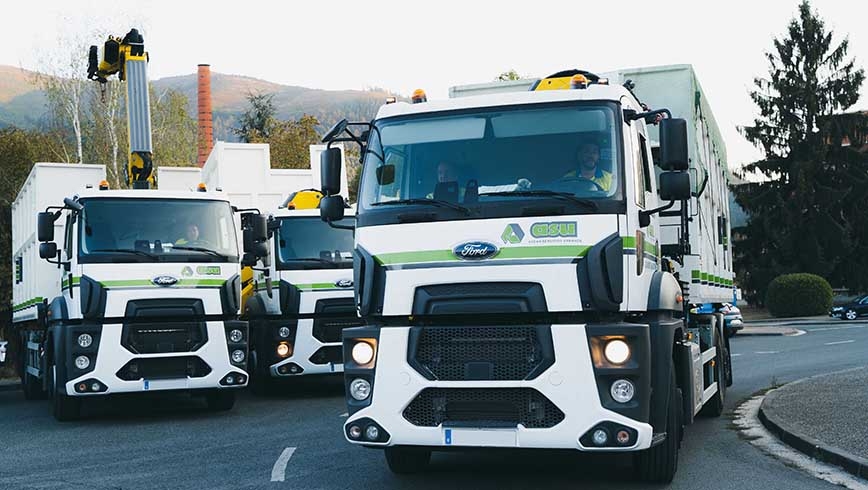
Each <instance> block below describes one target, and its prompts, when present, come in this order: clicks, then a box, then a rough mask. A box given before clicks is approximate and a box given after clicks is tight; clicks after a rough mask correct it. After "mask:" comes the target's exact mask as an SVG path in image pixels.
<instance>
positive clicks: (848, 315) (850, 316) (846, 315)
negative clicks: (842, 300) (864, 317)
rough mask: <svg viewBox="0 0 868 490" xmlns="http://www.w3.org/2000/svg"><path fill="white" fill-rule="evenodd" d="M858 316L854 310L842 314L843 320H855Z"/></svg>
mask: <svg viewBox="0 0 868 490" xmlns="http://www.w3.org/2000/svg"><path fill="white" fill-rule="evenodd" d="M858 316H859V314H858V313H856V311H855V310H847V312H846V313H844V318H846V319H848V320H855V319H856V317H858Z"/></svg>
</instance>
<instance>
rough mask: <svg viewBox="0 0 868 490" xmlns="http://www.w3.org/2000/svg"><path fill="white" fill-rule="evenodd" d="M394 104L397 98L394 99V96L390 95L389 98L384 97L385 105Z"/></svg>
mask: <svg viewBox="0 0 868 490" xmlns="http://www.w3.org/2000/svg"><path fill="white" fill-rule="evenodd" d="M395 102H398V98H397V97H395V96H394V95H390V96H388V97H386V103H387V104H394V103H395Z"/></svg>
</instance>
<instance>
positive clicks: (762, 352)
mask: <svg viewBox="0 0 868 490" xmlns="http://www.w3.org/2000/svg"><path fill="white" fill-rule="evenodd" d="M780 353H781V351H779V350H758V351H756V352H754V354H780Z"/></svg>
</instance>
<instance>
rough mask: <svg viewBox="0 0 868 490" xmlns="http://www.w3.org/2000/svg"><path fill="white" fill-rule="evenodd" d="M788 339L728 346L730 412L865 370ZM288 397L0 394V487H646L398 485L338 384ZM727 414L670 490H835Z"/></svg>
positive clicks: (440, 463)
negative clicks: (63, 413) (95, 399)
mask: <svg viewBox="0 0 868 490" xmlns="http://www.w3.org/2000/svg"><path fill="white" fill-rule="evenodd" d="M800 328H802V329H803V330H806V331H807V333H806V334H805V335H801V336H795V337H735V338H733V339H732V350H733V355H734V357H733V362H734V370H735V384H734V385H733V386H732V387H731V388H730V389H729V391H728V392H727V396H728V400H727V408H728V411H727V412H728V413H729V412H730V411H731V410H732V409H733V408H734V407H735V406H736V405H737V404H738V403H739V402H740V401H741V400H743V399H745V398H747V397H749V396H750V395H751V394H753V393H755V392H757V391H759V390H762V389H764V388H767V387H769V386H771V385H773V384H776V383H785V382H787V381H792V380H795V379H799V378H803V377H807V376H811V375H815V374H820V373H826V372H831V371H836V370H840V369H845V368H850V367H857V366H862V365H866V364H868V359H866V356H865V353H866V352H868V325H854V324H847V323H844V322H841V321H835V320H833V321H830V323H829V324H828V325H812V326H806V327H800ZM850 340H852V342H845V341H850ZM286 389H287V390H288V393H289V394H277V395H274V396H271V397H266V398H259V397H254V396H252V394H249V393H243V394H242V396H241V397H240V399H239V401H238V403H237V404H236V406H235V409H233V410H232V411H231V412H227V413H220V414H212V413H207V412H205V410H204V404H203V403H202V402H201V401H200V400H197V399H191V398H189V397H184V396H180V395H172V396H162V397H158V398H154V397H148V398H142V397H130V398H122V399H116V400H111V401H109V400H103V401H101V402H100V403H94V404H92V405H91V406H90V407H89V408H88V409H87V411H86V416H87V417H86V418H85V419H84V420H81V421H78V422H73V423H58V422H56V421H55V420H54V419H53V418H52V417H51V414H50V411H49V407H48V403H47V402H25V401H24V399H23V397H22V394H21V393H20V392H0V488H2V489H5V488H15V489H18V488H40V489H49V488H87V489H100V488H197V489H200V488H269V489H290V488H292V489H308V488H309V489H317V488H323V489H338V488H348V489H349V488H352V489H361V488H396V489H399V488H407V489H410V488H412V489H426V488H432V489H438V490H442V489H444V488H449V489H453V488H454V489H458V488H474V489H477V488H492V489H494V488H497V489H503V488H521V489H528V488H543V487H545V488H547V489H554V488H600V489H610V488H611V489H615V488H655V487H650V486H644V485H642V484H639V483H636V482H633V481H631V479H630V468H629V458H627V457H620V456H619V457H611V456H599V455H596V456H593V457H590V456H587V455H583V454H580V453H577V452H572V451H566V452H564V451H533V450H506V451H490V452H460V453H457V452H456V453H441V454H435V456H434V458H433V460H432V465H431V469H430V471H428V472H427V473H425V474H421V475H414V476H411V477H398V476H395V475H392V474H391V473H390V472H389V471H388V469H387V468H386V466H385V462H384V460H383V455H382V453H381V452H380V451H377V450H368V449H361V448H356V447H352V446H350V445H349V444H348V443H346V442H345V441H344V440H343V437H342V434H341V424H342V422H343V420H344V418H343V414H344V413H345V412H346V410H345V408H344V406H343V398H342V393H341V390H342V388H341V385H340V381H339V379H335V378H331V379H325V380H318V381H317V382H310V381H308V380H305V381H304V382H303V383H293V384H292V385H290V386H287V387H286ZM728 413H727V414H726V415H724V416H723V417H721V418H719V419H699V420H698V421H697V422H696V423H695V424H694V425H692V426H690V427H688V429H687V433H686V435H685V439H684V444H683V446H682V449H681V454H680V461H679V470H678V474H677V475H676V478H675V481H674V482H673V483H672V485H671V486H670V487H669V488H673V489H695V488H703V489H706V490H712V489H763V490H768V489H777V488H799V489H815V488H816V489H820V488H835V487H834V486H833V485H831V484H828V483H825V482H822V481H819V480H815V479H814V478H812V477H810V476H808V475H806V474H804V473H802V472H800V471H799V470H796V469H793V468H790V467H788V466H786V465H784V464H782V463H780V462H778V461H777V460H775V459H774V458H772V457H769V456H766V455H765V454H763V453H762V452H760V451H759V450H757V449H755V448H754V447H753V446H751V445H750V444H748V443H747V442H745V441H744V440H742V439H740V438H739V436H738V434H737V433H736V432H735V431H734V430H733V429H732V428H731V427H730V418H729V417H728ZM283 462H285V463H286V466H285V472H284V471H281V470H282V467H283V465H282V464H277V465H276V463H283ZM275 466H276V467H275ZM281 478H283V480H284V481H272V480H273V479H275V480H280V479H281Z"/></svg>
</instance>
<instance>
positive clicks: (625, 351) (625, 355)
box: [604, 339, 630, 364]
mask: <svg viewBox="0 0 868 490" xmlns="http://www.w3.org/2000/svg"><path fill="white" fill-rule="evenodd" d="M604 352H605V355H606V360H607V361H609V362H611V363H612V364H624V363H625V362H627V361H628V360H629V359H630V346H629V345H627V342H624V341H623V340H620V339H614V340H610V341H609V342H608V343H607V344H606V349H605V351H604Z"/></svg>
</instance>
